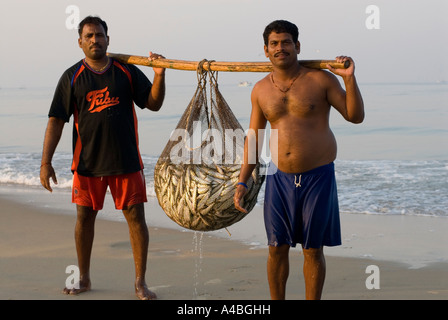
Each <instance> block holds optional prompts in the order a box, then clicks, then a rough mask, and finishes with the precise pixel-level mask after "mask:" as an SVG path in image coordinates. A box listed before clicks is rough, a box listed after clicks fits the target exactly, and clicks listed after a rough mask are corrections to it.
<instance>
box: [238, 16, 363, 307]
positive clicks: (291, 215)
mask: <svg viewBox="0 0 448 320" xmlns="http://www.w3.org/2000/svg"><path fill="white" fill-rule="evenodd" d="M263 37H264V42H265V46H264V51H265V54H266V57H268V58H269V59H270V61H271V63H272V65H273V72H272V73H270V74H269V75H267V76H266V77H265V78H263V79H262V80H260V81H259V82H258V83H257V84H256V85H255V86H254V88H253V91H252V96H251V101H252V112H251V118H250V129H253V130H254V132H255V133H257V132H258V130H259V129H264V128H265V127H266V123H267V121H269V123H270V125H271V128H272V129H274V130H277V134H278V145H272V144H271V145H270V150H271V155H272V162H271V163H270V168H269V171H270V172H271V174H269V173H270V172H269V171H268V175H267V178H266V194H265V204H264V217H265V218H264V219H265V227H266V232H267V237H268V244H269V255H268V262H267V273H268V282H269V288H270V294H271V299H285V289H286V282H287V278H288V275H289V249H290V247H291V246H292V247H295V246H296V243H300V244H301V245H302V248H303V255H304V265H303V273H304V278H305V291H306V298H307V299H320V298H321V294H322V289H323V285H324V280H325V258H324V253H323V246H324V245H325V246H335V245H340V244H341V235H340V223H339V208H338V199H337V190H336V182H335V177H334V164H333V161H334V160H335V159H336V151H337V147H336V140H335V137H334V135H333V133H332V131H331V130H330V127H329V114H330V109H331V106H333V107H334V108H335V109H336V110H337V111H338V112H339V113H340V114H341V115H342V116H343V117H344V118H345V119H346V120H347V121H349V122H352V123H361V122H362V121H363V119H364V104H363V100H362V97H361V93H360V91H359V89H358V85H357V83H356V79H355V75H354V71H355V64H354V62H353V60H352V59H351V58H349V57H345V56H340V57H337V58H336V60H337V61H338V62H344V61H346V60H349V61H350V66H349V67H348V68H347V69H334V68H332V67H331V66H328V69H329V70H330V71H331V72H333V73H334V74H336V75H339V76H341V77H342V79H343V81H344V84H345V88H346V91H344V90H343V89H342V87H341V86H340V84H339V81H338V79H337V78H336V77H335V76H334V75H333V74H331V73H330V72H327V71H323V70H317V69H309V68H306V67H303V66H300V65H299V63H298V60H297V55H298V54H299V53H300V42H299V41H298V29H297V27H296V26H295V25H294V24H292V23H290V22H288V21H283V20H280V21H274V22H272V23H271V24H269V25H268V26H267V27H266V29H265V32H264V34H263ZM250 139H257V141H256V144H255V145H257V146H258V136H257V135H254V136H253V137H251V136H248V139H247V140H250ZM247 140H246V142H247ZM247 150H248V149H247V145H246V146H245V163H244V164H243V165H242V168H241V173H240V180H239V181H240V182H241V184H239V185H238V187H237V190H236V192H235V197H234V202H235V207H236V208H237V209H238V210H240V211H242V212H246V210H245V209H244V208H243V206H244V204H243V202H242V199H243V197H244V195H245V194H246V192H247V191H246V187H245V183H246V182H247V180H248V179H249V177H250V174H251V172H252V170H253V169H254V167H255V164H250V163H248V161H247V159H248V154H247ZM257 154H258V152H257ZM273 172H275V173H273Z"/></svg>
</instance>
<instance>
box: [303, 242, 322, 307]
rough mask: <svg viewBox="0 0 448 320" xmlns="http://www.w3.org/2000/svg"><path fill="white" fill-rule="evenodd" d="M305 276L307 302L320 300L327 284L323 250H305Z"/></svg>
mask: <svg viewBox="0 0 448 320" xmlns="http://www.w3.org/2000/svg"><path fill="white" fill-rule="evenodd" d="M303 256H304V263H303V275H304V277H305V292H306V299H307V300H320V298H321V296H322V290H323V287H324V282H325V272H326V264H325V257H324V250H323V248H319V249H312V248H310V249H303Z"/></svg>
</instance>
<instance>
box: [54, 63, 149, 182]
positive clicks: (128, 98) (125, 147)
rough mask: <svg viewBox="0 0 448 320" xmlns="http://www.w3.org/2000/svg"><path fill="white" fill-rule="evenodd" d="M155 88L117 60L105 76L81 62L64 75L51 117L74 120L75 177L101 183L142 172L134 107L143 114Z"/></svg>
mask: <svg viewBox="0 0 448 320" xmlns="http://www.w3.org/2000/svg"><path fill="white" fill-rule="evenodd" d="M151 87H152V84H151V82H150V81H149V80H148V78H147V77H146V76H145V75H144V74H143V72H142V71H140V70H139V69H138V68H137V67H135V66H134V65H127V64H121V63H119V62H117V61H115V60H112V59H111V62H110V65H109V66H108V67H107V69H105V70H104V71H102V72H95V71H94V70H93V69H91V68H90V67H89V66H88V65H87V63H86V62H85V61H84V60H81V61H79V62H78V63H76V64H75V65H73V66H72V67H70V68H69V69H67V70H66V71H65V72H64V73H63V75H62V77H61V79H60V80H59V83H58V85H57V88H56V91H55V94H54V97H53V102H52V104H51V107H50V112H49V114H48V115H49V117H57V118H59V119H62V120H64V121H66V122H68V121H69V119H70V117H71V116H72V115H73V117H74V124H73V163H72V168H71V169H72V171H77V172H78V174H80V175H83V176H94V177H100V176H109V175H117V174H125V173H132V172H137V171H140V170H141V169H143V163H142V160H141V156H140V151H139V147H138V126H137V116H136V113H135V109H134V101H135V103H136V104H137V106H139V107H140V108H142V109H143V108H144V107H145V103H146V101H147V99H148V96H149V93H150V91H151Z"/></svg>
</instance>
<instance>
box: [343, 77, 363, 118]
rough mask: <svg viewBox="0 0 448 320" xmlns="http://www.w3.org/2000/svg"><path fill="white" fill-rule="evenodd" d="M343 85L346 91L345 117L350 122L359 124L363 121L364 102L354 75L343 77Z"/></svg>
mask: <svg viewBox="0 0 448 320" xmlns="http://www.w3.org/2000/svg"><path fill="white" fill-rule="evenodd" d="M344 84H345V90H346V106H347V116H348V118H349V120H350V121H351V122H353V123H361V122H363V120H364V102H363V100H362V96H361V91H360V90H359V87H358V84H357V82H356V78H355V75H352V76H349V77H345V78H344Z"/></svg>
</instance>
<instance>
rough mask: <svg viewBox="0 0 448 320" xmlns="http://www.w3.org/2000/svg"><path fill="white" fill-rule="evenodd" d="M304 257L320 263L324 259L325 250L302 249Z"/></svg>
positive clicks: (321, 248)
mask: <svg viewBox="0 0 448 320" xmlns="http://www.w3.org/2000/svg"><path fill="white" fill-rule="evenodd" d="M302 251H303V256H304V258H305V259H306V260H312V261H319V260H322V259H324V249H323V247H320V248H308V249H305V248H302Z"/></svg>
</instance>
